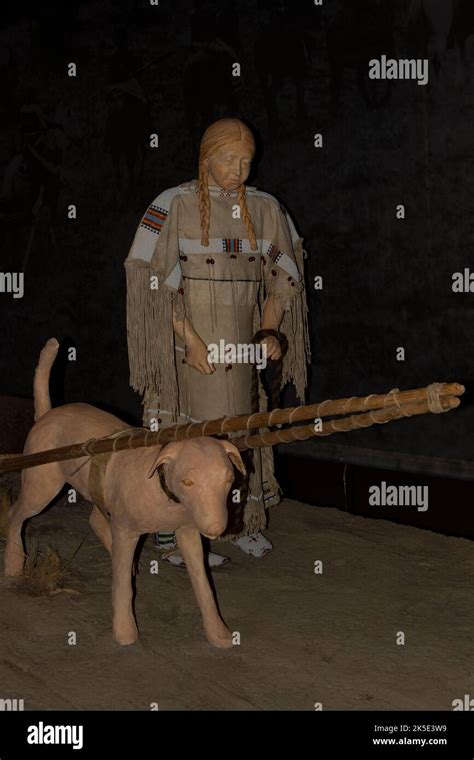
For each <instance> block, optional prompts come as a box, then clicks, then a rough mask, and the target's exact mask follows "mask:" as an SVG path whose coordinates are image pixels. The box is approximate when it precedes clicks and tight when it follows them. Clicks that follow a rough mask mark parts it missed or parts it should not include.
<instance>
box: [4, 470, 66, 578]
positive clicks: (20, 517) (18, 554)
mask: <svg viewBox="0 0 474 760" xmlns="http://www.w3.org/2000/svg"><path fill="white" fill-rule="evenodd" d="M64 483H65V481H64V478H63V476H62V474H61V472H59V471H58V467H57V465H56V463H54V464H50V465H41V466H39V467H33V468H32V469H31V470H24V471H23V473H22V486H21V492H20V495H19V497H18V499H17V500H16V502H15V503H14V504H12V506H11V507H10V510H9V512H8V531H7V546H6V549H5V575H8V576H15V575H21V573H22V571H23V565H24V562H25V550H24V548H23V540H22V536H21V532H22V528H23V523H24V522H25V520H27V519H28V518H29V517H34V515H38V514H39V513H40V512H42V511H43V509H44V508H45V507H47V506H48V504H49V503H50V501H52V499H54V497H55V496H57V495H58V493H59V492H60V490H61V488H62V487H63V485H64Z"/></svg>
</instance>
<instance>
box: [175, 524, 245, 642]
mask: <svg viewBox="0 0 474 760" xmlns="http://www.w3.org/2000/svg"><path fill="white" fill-rule="evenodd" d="M176 540H177V542H178V547H179V549H180V551H181V554H182V555H183V559H184V561H185V562H186V568H187V571H188V573H189V577H190V579H191V583H192V586H193V589H194V593H195V595H196V599H197V603H198V605H199V609H200V610H201V615H202V622H203V625H204V631H205V633H206V637H207V640H208V641H209V643H210V644H213V646H215V647H219V648H221V649H229V648H230V647H231V646H232V634H231V632H230V631H229V629H228V628H227V626H226V625H225V623H224V621H223V620H222V618H221V616H220V615H219V612H218V610H217V606H216V602H215V599H214V595H213V593H212V591H211V587H210V585H209V581H208V579H207V575H206V569H205V567H204V555H203V550H202V539H201V534H200V533H199V531H198V529H197V528H194V527H192V526H190V525H185V526H183V527H182V528H179V529H178V530H177V531H176Z"/></svg>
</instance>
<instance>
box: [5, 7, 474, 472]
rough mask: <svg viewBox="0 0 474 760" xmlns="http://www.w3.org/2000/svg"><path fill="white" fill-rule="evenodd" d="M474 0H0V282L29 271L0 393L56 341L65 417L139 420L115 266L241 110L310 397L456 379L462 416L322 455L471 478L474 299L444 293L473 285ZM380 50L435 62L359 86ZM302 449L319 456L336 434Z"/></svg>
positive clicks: (17, 386) (24, 386)
mask: <svg viewBox="0 0 474 760" xmlns="http://www.w3.org/2000/svg"><path fill="white" fill-rule="evenodd" d="M470 5H471V6H472V5H474V4H473V3H472V1H471V0H458V2H457V3H453V2H451V0H440V6H443V8H444V10H443V8H441V7H440V9H439V14H438V15H436V14H435V15H434V16H433V17H432V18H429V17H428V16H427V15H426V13H425V12H424V11H423V1H422V0H419V2H417V1H416V0H413V2H410V1H409V0H393V2H390V1H389V0H384V1H383V2H380V1H378V0H366V1H365V0H358V1H357V2H354V1H352V2H349V0H345V1H343V0H339V1H338V2H336V0H334V2H332V1H331V0H324V2H323V5H322V7H321V6H317V5H315V4H314V2H313V0H304V1H303V0H299V2H298V3H290V2H288V3H284V2H258V0H240V1H239V2H235V3H233V2H227V3H223V2H220V3H219V2H217V0H215V2H196V3H193V2H192V1H191V0H173V1H172V2H166V1H165V0H159V4H158V5H150V3H149V2H147V0H135V2H134V1H133V0H130V2H115V0H114V2H105V1H104V0H102V1H101V2H77V1H76V2H69V3H67V4H63V3H62V2H56V3H54V2H47V1H45V2H43V3H41V4H38V3H36V2H31V3H30V4H28V3H27V2H22V3H21V4H20V3H13V2H10V3H9V4H8V12H7V14H6V21H5V25H4V29H3V31H2V35H1V48H0V55H1V64H2V69H3V73H4V79H3V81H4V86H3V97H2V99H1V103H0V108H1V110H2V114H1V118H2V125H3V129H2V133H3V140H2V144H1V165H2V170H3V186H2V198H1V207H0V212H1V220H2V229H3V234H2V247H1V253H0V256H1V270H2V272H19V271H22V268H23V267H24V271H25V293H24V297H23V298H21V299H14V298H12V295H11V294H9V293H0V310H1V324H2V341H1V347H0V393H3V394H8V395H18V396H31V386H32V377H33V370H34V366H35V363H36V359H37V356H38V353H39V350H40V348H41V346H42V345H43V343H44V342H45V340H46V339H47V338H49V337H50V336H53V335H54V336H56V337H57V338H58V339H59V340H60V341H61V344H62V346H63V347H64V348H66V347H70V346H73V347H75V348H76V350H77V360H76V361H75V362H70V361H67V360H66V357H65V356H64V357H63V361H62V363H61V362H59V364H58V366H57V367H56V369H55V377H54V381H53V388H54V402H55V403H56V404H58V403H62V402H64V401H79V400H82V401H88V402H90V403H95V404H98V405H100V406H102V407H104V408H109V409H112V410H114V411H115V412H117V413H119V414H121V415H123V416H126V417H127V418H130V419H134V420H135V421H137V420H138V419H139V415H140V407H139V401H140V400H139V399H138V398H137V396H136V394H134V393H133V391H132V390H131V389H130V388H129V385H128V363H127V352H126V338H125V281H124V269H123V261H124V259H125V257H126V255H127V252H128V248H129V246H130V243H131V240H132V238H133V235H134V232H135V229H136V227H137V224H138V222H139V219H140V217H141V215H142V213H143V212H144V210H145V208H146V207H147V205H148V203H149V202H150V201H151V200H152V199H153V198H154V197H155V196H156V195H157V194H158V193H159V192H160V191H162V190H163V189H166V188H167V187H171V186H174V185H177V184H179V183H180V182H183V181H186V180H188V179H191V178H193V177H195V176H196V172H197V147H198V140H199V136H200V135H201V134H202V131H203V129H204V128H205V127H206V126H207V124H209V123H210V122H211V121H213V120H214V119H216V118H219V117H221V116H224V115H236V116H239V117H241V118H244V119H245V120H246V121H247V123H249V125H250V126H251V127H252V128H253V130H254V132H255V134H256V136H257V139H258V143H259V155H258V159H257V161H256V162H255V165H254V168H253V173H252V175H251V177H250V183H251V184H254V185H257V186H258V187H259V188H261V189H263V190H265V191H267V192H270V193H272V194H273V195H275V196H277V197H278V199H279V200H280V201H282V202H283V203H284V204H285V206H286V207H287V208H288V209H289V211H290V213H291V214H292V216H293V218H294V220H295V223H296V225H297V227H298V229H299V231H300V233H301V234H302V236H303V237H304V238H305V247H306V249H307V251H308V253H309V258H308V259H307V261H306V265H307V271H306V282H307V292H308V299H309V303H310V310H311V340H312V347H313V364H312V368H311V384H310V387H309V389H308V400H311V401H317V400H322V399H324V398H337V397H341V396H350V395H364V394H368V393H371V392H373V393H380V392H384V391H388V390H390V389H391V388H394V387H398V388H400V389H404V388H412V387H419V386H424V385H427V384H429V383H431V382H433V381H435V380H436V381H454V380H455V381H458V382H461V383H463V384H465V385H466V389H467V390H466V395H465V396H464V398H463V403H462V406H461V407H460V409H459V410H457V411H455V412H451V413H450V414H446V415H441V416H435V415H430V416H425V417H422V418H417V419H412V420H408V421H401V422H397V423H391V424H390V425H386V426H380V427H377V428H371V429H369V430H366V431H357V432H354V433H351V434H350V435H339V436H336V437H334V438H331V444H336V443H337V444H338V445H343V446H344V447H348V449H347V451H349V456H350V450H351V448H353V450H354V451H356V448H357V450H360V449H361V448H362V449H363V448H364V447H365V448H370V449H373V450H374V449H377V450H378V451H379V452H382V453H383V452H390V451H392V452H393V451H397V452H401V453H402V454H403V455H404V456H405V457H406V459H407V461H410V460H411V461H417V462H418V465H417V467H418V469H421V471H429V470H431V471H435V472H436V471H442V469H443V465H442V463H441V459H442V460H449V467H448V469H449V471H450V472H451V473H454V474H456V473H457V474H463V475H467V474H468V473H471V475H472V472H474V469H470V468H471V467H472V464H471V465H470V464H469V462H470V460H473V458H474V441H473V438H472V436H471V435H470V430H471V428H472V422H473V418H474V414H473V408H472V401H471V397H470V387H471V385H472V383H471V380H472V377H473V372H474V370H473V360H472V337H471V336H472V331H473V329H474V311H473V305H474V300H473V299H474V293H469V292H467V293H453V291H452V276H453V274H454V273H455V272H458V271H460V272H463V271H464V269H465V268H468V267H469V266H470V265H471V266H472V268H473V271H474V258H473V255H472V251H473V221H472V220H473V216H472V205H473V198H474V179H473V176H472V157H473V155H472V153H473V151H472V143H473V139H472V134H473V132H472V124H473V115H474V96H473V88H474V81H473V79H472V73H473V71H472V68H473V61H472V58H473V54H474V51H473V43H472V38H469V34H470V32H471V31H473V32H474V10H473V9H472V8H470V7H469V6H470ZM446 8H447V9H448V12H447V11H446ZM450 8H453V9H454V17H453V18H450V17H449V9H450ZM464 37H467V42H466V63H465V64H463V62H462V59H461V56H460V49H461V48H460V44H462V43H463V42H464ZM382 54H386V55H388V56H390V55H392V56H393V57H395V58H397V59H398V58H404V57H410V56H416V57H424V56H425V55H427V56H429V58H430V68H429V78H430V79H429V84H428V85H427V86H420V85H418V84H417V82H416V81H392V82H388V81H371V80H369V79H368V76H367V71H368V61H369V60H370V59H371V58H374V57H380V56H381V55H382ZM235 62H238V63H239V64H240V67H241V72H240V74H241V75H240V77H233V76H232V64H233V63H235ZM69 63H75V64H76V66H77V75H76V76H75V77H69V76H68V74H67V72H68V70H67V66H68V64H69ZM150 133H157V134H158V137H159V146H158V147H157V148H151V147H149V145H148V136H149V134H150ZM317 133H319V134H321V135H322V138H323V146H322V147H320V148H317V147H315V146H314V135H315V134H317ZM139 146H144V167H143V172H142V174H141V176H140V177H139V178H138V181H137V182H136V183H135V184H133V183H132V182H131V181H130V180H129V179H128V178H127V177H126V176H125V177H124V171H123V166H124V164H126V162H127V159H128V160H129V162H130V164H131V165H133V166H134V168H135V170H136V172H137V173H138V169H139V165H140V155H139ZM119 161H120V163H121V164H122V169H121V175H122V179H121V182H122V187H121V188H120V187H119V182H118V174H117V164H118V162H119ZM69 204H74V205H75V206H76V207H77V218H76V219H68V214H67V210H68V206H69ZM399 204H403V205H404V207H405V219H397V217H396V207H397V205H399ZM317 275H320V276H322V278H323V289H322V290H317V291H316V290H314V288H313V282H314V278H315V276H317ZM473 289H474V285H473ZM400 346H401V347H404V349H405V361H403V362H400V361H397V358H396V350H397V347H400ZM292 402H293V395H292V389H291V388H289V389H287V391H286V392H285V394H284V403H285V404H287V405H288V404H291V403H292ZM298 445H299V444H292V446H294V447H295V449H294V451H296V450H297V449H296V447H298ZM304 446H305V451H306V452H307V451H310V452H312V453H313V454H317V453H318V452H319V453H322V452H323V451H324V450H325V449H324V447H325V446H327V442H324V441H312V442H311V443H308V444H305V445H304ZM308 447H309V448H308ZM328 451H329V458H331V456H334V457H336V456H337V452H334V451H332V453H331V449H330V448H329V449H327V448H326V456H328V454H327V452H328ZM421 456H422V457H426V459H417V457H421ZM462 460H463V461H464V464H463V463H462ZM381 461H383V456H382V460H381ZM444 463H445V465H446V461H445V462H444ZM471 475H469V476H471Z"/></svg>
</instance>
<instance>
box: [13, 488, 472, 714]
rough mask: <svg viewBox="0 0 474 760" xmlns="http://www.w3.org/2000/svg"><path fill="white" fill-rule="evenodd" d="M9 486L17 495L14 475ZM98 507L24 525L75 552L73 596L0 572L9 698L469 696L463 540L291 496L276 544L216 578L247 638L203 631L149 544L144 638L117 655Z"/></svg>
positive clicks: (143, 583)
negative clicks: (46, 592)
mask: <svg viewBox="0 0 474 760" xmlns="http://www.w3.org/2000/svg"><path fill="white" fill-rule="evenodd" d="M6 484H7V485H8V484H10V487H12V488H13V490H16V488H17V484H18V476H16V475H14V476H4V477H3V479H0V488H1V487H2V486H3V487H5V485H6ZM447 508H449V505H447ZM88 513H89V509H88V506H87V505H86V504H84V503H77V504H68V503H67V500H66V497H63V498H62V499H61V500H60V501H58V502H57V503H56V504H55V505H54V506H53V507H52V508H50V509H49V510H47V511H46V512H44V513H43V514H42V515H40V516H38V517H36V518H34V519H33V520H31V521H30V523H29V526H28V530H27V541H28V547H29V548H30V550H31V547H32V546H34V545H35V543H37V544H38V545H39V546H40V547H41V548H43V549H44V548H46V546H48V545H49V546H51V547H53V548H56V549H58V551H59V553H60V555H61V558H62V559H63V560H68V559H69V558H71V557H72V559H71V561H70V562H69V564H68V566H67V569H66V575H65V579H64V586H65V587H67V588H68V589H72V590H74V591H76V592H78V593H72V592H71V591H63V592H62V593H58V594H55V595H52V596H51V595H50V596H33V595H30V594H27V593H25V592H24V591H23V592H22V591H20V590H18V589H17V588H15V586H14V585H13V586H11V585H10V584H11V581H10V580H9V579H2V580H1V581H0V630H1V634H0V635H1V647H0V698H2V699H6V698H15V697H16V698H18V699H20V698H22V699H24V704H25V709H39V708H41V709H94V710H102V709H128V710H149V709H150V705H151V703H158V707H159V709H161V710H163V709H164V710H166V709H211V710H216V709H224V710H229V709H237V710H269V709H302V710H313V709H314V704H315V703H316V702H321V703H322V706H323V709H324V710H334V709H350V710H354V709H396V710H402V709H410V710H411V709H413V710H420V709H452V701H453V699H457V698H462V697H463V696H464V695H465V694H471V695H474V679H473V672H472V668H473V659H472V651H473V630H474V611H473V606H472V598H471V595H472V587H473V584H474V547H473V544H472V543H471V542H469V541H467V540H464V539H458V538H447V537H444V536H440V535H435V534H433V533H429V532H426V531H421V530H419V529H416V528H411V527H405V526H399V525H395V524H392V523H389V522H387V521H382V520H378V521H375V520H368V519H365V518H361V517H354V516H351V515H348V514H345V513H343V512H340V511H338V510H335V509H323V508H317V507H309V506H306V505H305V504H301V503H298V502H291V501H285V502H283V503H282V504H281V505H279V506H278V507H276V508H274V510H273V511H272V513H271V526H270V529H269V530H268V531H267V534H268V536H269V537H270V538H271V540H272V541H273V543H274V546H275V551H274V552H273V553H271V554H269V555H267V556H266V557H265V558H263V559H261V560H255V559H253V558H251V557H248V556H246V555H244V554H242V553H241V552H240V551H239V550H238V549H236V548H234V547H232V546H230V545H228V544H226V545H225V551H226V552H227V553H228V554H229V556H231V558H232V563H231V564H230V565H227V566H226V567H224V568H221V569H220V570H218V571H214V573H213V578H214V583H215V587H216V591H217V596H218V599H219V603H220V608H221V611H222V614H223V617H224V619H225V620H226V622H227V624H228V626H229V628H230V629H231V630H232V631H238V632H239V633H240V636H241V644H240V646H235V647H234V648H233V649H232V650H227V651H222V650H216V649H213V648H212V647H211V646H210V645H209V644H208V643H207V641H206V639H205V638H204V635H203V632H202V629H201V624H200V616H199V613H198V611H197V607H196V605H195V602H194V598H193V594H192V590H191V587H190V583H189V580H188V577H187V573H186V571H185V570H180V569H177V568H174V567H171V566H169V565H167V564H166V563H163V562H160V564H159V574H158V575H153V574H151V573H150V561H151V560H154V559H156V558H157V557H158V556H159V555H158V554H157V552H156V550H155V549H154V548H153V545H152V542H151V538H148V540H147V542H146V543H145V545H144V547H143V550H142V553H141V559H140V572H139V575H138V577H137V594H136V614H137V618H138V623H139V628H140V641H139V642H138V643H137V644H135V645H133V646H131V647H125V648H122V647H120V646H119V645H117V644H115V643H114V642H113V640H112V638H111V604H110V578H111V569H110V561H109V558H108V555H107V554H106V552H105V550H104V549H103V548H102V547H101V546H100V545H99V544H98V541H97V538H96V537H95V535H94V534H93V533H92V531H91V530H90V528H89V526H88ZM84 537H85V540H84V543H83V544H82V545H81V547H80V549H79V551H77V553H76V554H74V552H75V551H76V550H77V548H78V546H79V544H80V543H81V541H82V540H83V539H84ZM4 546H5V542H4V541H3V540H0V563H2V564H3V551H4ZM215 546H217V548H218V550H221V551H223V548H224V545H223V544H220V545H215ZM72 555H74V556H72ZM317 560H321V561H322V562H323V572H322V574H316V573H315V572H314V563H315V562H316V561H317ZM71 631H74V632H75V633H76V635H77V644H76V645H75V646H73V645H69V644H68V634H69V632H71ZM398 632H403V633H404V634H405V645H404V646H401V645H397V634H398Z"/></svg>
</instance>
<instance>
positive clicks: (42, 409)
mask: <svg viewBox="0 0 474 760" xmlns="http://www.w3.org/2000/svg"><path fill="white" fill-rule="evenodd" d="M58 350H59V343H58V341H57V340H56V338H50V339H49V340H48V342H47V343H46V345H45V346H44V347H43V349H42V351H41V353H40V358H39V362H38V366H37V367H36V369H35V379H34V381H33V395H34V399H35V422H38V420H39V419H40V417H42V416H43V414H46V412H49V410H50V409H51V398H50V396H49V374H50V372H51V367H52V366H53V364H54V360H55V359H56V356H57V353H58Z"/></svg>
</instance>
